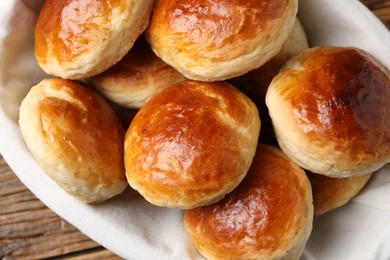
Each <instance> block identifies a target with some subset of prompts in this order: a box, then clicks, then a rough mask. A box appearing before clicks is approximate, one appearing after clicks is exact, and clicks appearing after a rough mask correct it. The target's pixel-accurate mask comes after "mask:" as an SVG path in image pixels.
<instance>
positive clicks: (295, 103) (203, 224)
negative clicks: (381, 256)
mask: <svg viewBox="0 0 390 260" xmlns="http://www.w3.org/2000/svg"><path fill="white" fill-rule="evenodd" d="M297 11H298V1H297V0H272V1H271V0H256V1H255V0H248V1H242V0H226V1H208V0H207V1H205V0H180V1H178V0H157V1H153V0H143V1H135V0H123V1H113V0H105V1H101V0H77V1H76V0H57V1H46V3H45V4H44V6H43V8H42V10H41V13H40V15H39V18H38V21H37V25H36V31H35V54H36V59H37V62H38V64H39V66H40V67H41V68H42V69H43V70H44V71H45V72H47V74H49V75H52V77H48V78H47V79H44V80H42V81H41V82H40V83H39V84H37V85H36V86H33V87H32V88H31V90H30V91H29V93H28V94H27V96H26V97H25V99H24V100H23V102H22V104H21V107H20V118H19V124H20V129H21V133H22V135H23V138H24V140H25V142H26V144H27V147H28V148H29V150H30V151H31V153H32V155H33V156H34V158H35V159H36V160H37V162H38V163H39V164H40V165H41V167H42V169H43V170H44V171H45V172H46V173H47V174H48V176H50V177H51V178H52V179H53V180H54V181H55V182H56V183H57V184H58V185H59V187H61V188H63V189H64V190H65V191H66V192H68V193H69V194H70V195H72V196H74V197H76V198H77V199H79V200H81V201H84V202H86V203H98V202H102V201H105V200H108V199H109V198H112V197H113V196H116V195H118V194H120V193H121V192H123V191H124V190H125V189H126V187H128V185H130V186H131V188H133V189H135V190H137V191H138V192H139V193H140V194H141V195H142V196H143V197H144V198H145V200H147V201H148V202H150V203H152V204H154V205H156V206H160V207H172V208H180V209H183V210H185V215H184V225H185V228H186V230H187V232H188V234H189V236H190V237H191V239H192V241H193V243H194V245H195V247H196V248H197V249H198V251H199V253H200V254H201V255H203V256H204V257H206V258H207V259H299V257H300V256H301V255H302V253H303V250H304V247H305V244H306V242H307V240H308V238H309V236H310V233H311V230H312V224H313V215H318V214H323V213H326V212H329V211H331V210H333V209H335V208H338V207H340V206H342V205H344V204H346V203H347V202H348V201H349V200H350V199H351V198H352V197H354V196H355V195H356V194H357V193H359V191H360V190H361V189H362V188H363V187H364V185H365V184H366V183H367V181H368V180H369V179H370V177H371V176H372V173H373V172H375V171H376V170H378V169H380V168H381V167H383V166H384V165H385V164H386V163H388V162H389V161H390V74H389V70H388V68H386V67H384V66H383V65H381V64H380V63H379V62H378V61H377V60H376V59H375V58H374V57H373V56H372V55H370V54H369V53H367V52H366V51H364V50H361V49H358V48H353V47H336V46H321V47H309V43H308V40H307V38H306V33H305V30H304V28H303V26H302V24H301V23H300V22H299V20H298V18H297Z"/></svg>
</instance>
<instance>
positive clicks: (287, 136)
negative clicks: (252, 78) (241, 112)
mask: <svg viewBox="0 0 390 260" xmlns="http://www.w3.org/2000/svg"><path fill="white" fill-rule="evenodd" d="M266 104H267V107H268V109H269V113H270V116H271V119H272V122H273V125H274V130H275V133H276V137H277V139H278V142H279V145H280V147H281V148H282V150H283V151H284V152H285V153H286V154H287V155H288V156H289V157H290V158H291V159H292V160H294V161H295V162H296V163H297V164H298V165H300V166H301V167H303V168H305V169H307V170H309V171H311V172H315V173H318V174H323V175H327V176H330V177H339V178H340V177H352V176H358V175H362V174H367V173H371V172H373V171H375V170H377V169H379V168H381V167H382V166H383V165H384V164H386V163H387V162H389V161H390V142H389V140H390V73H389V70H388V69H387V68H385V67H384V66H383V65H381V64H380V63H379V62H378V61H376V60H375V58H374V57H373V56H372V55H370V54H368V53H367V52H365V51H363V50H361V49H357V48H352V47H331V46H324V47H316V48H312V49H309V50H308V51H304V52H302V53H301V54H299V55H298V56H295V57H294V58H293V59H291V60H289V61H288V62H287V63H286V65H285V67H284V68H283V69H282V70H281V73H279V75H278V76H276V77H275V78H274V80H273V81H272V83H271V85H270V87H269V88H268V91H267V95H266Z"/></svg>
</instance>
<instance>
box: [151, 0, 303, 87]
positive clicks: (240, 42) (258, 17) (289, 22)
mask: <svg viewBox="0 0 390 260" xmlns="http://www.w3.org/2000/svg"><path fill="white" fill-rule="evenodd" d="M297 9H298V1H297V0H272V1H271V0H224V1H208V0H200V1H191V0H184V1H183V0H181V1H178V0H173V1H172V0H158V1H157V2H156V5H155V8H154V12H153V15H152V19H151V23H150V26H149V27H148V29H147V30H146V34H147V37H148V40H149V42H150V43H151V46H152V49H153V51H154V52H155V53H156V54H157V56H159V57H161V58H162V59H163V60H164V61H165V62H166V63H168V64H170V65H171V66H173V67H174V68H176V69H177V70H178V71H179V72H181V73H182V74H183V75H184V76H186V77H187V78H189V79H193V80H202V81H217V80H225V79H229V78H233V77H236V76H239V75H242V74H244V73H246V72H248V71H250V70H252V69H255V68H258V67H260V66H261V65H262V64H264V63H265V62H267V61H268V60H269V59H270V58H271V57H273V56H274V55H276V53H278V51H279V50H280V48H281V47H282V45H283V43H284V42H285V41H286V39H287V36H288V34H289V33H290V31H291V29H292V26H293V24H294V21H295V16H296V13H297Z"/></svg>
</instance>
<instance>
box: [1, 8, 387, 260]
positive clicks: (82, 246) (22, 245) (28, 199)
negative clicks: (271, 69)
mask: <svg viewBox="0 0 390 260" xmlns="http://www.w3.org/2000/svg"><path fill="white" fill-rule="evenodd" d="M361 2H363V3H364V4H365V5H367V6H368V7H369V8H370V9H371V10H372V11H373V12H374V14H375V15H377V16H378V17H379V18H380V19H381V20H382V21H383V23H384V24H385V25H386V26H387V28H389V29H390V0H387V1H383V0H362V1H361ZM0 227H1V228H0V258H1V259H4V260H8V259H37V258H39V259H42V258H52V257H56V258H66V259H120V258H119V257H118V256H116V255H115V254H113V253H112V252H110V251H108V250H106V249H105V248H103V247H101V246H100V245H99V244H97V243H96V242H94V241H92V240H91V239H89V238H88V237H86V236H85V235H84V234H82V233H81V232H80V231H78V230H77V229H76V228H75V227H73V226H72V225H71V224H69V223H67V222H66V221H65V220H63V219H62V218H60V217H59V216H57V215H56V214H55V213H53V212H52V211H51V210H50V209H48V208H47V207H46V206H45V205H44V204H42V202H40V201H39V200H38V199H37V198H36V197H35V196H34V195H33V194H32V193H31V192H30V191H29V190H28V189H27V188H26V187H25V186H24V185H23V184H22V183H21V182H20V181H19V179H18V178H17V177H16V175H15V174H14V173H13V172H12V170H11V169H10V168H9V167H8V165H7V163H6V162H5V161H4V159H3V157H2V156H1V155H0Z"/></svg>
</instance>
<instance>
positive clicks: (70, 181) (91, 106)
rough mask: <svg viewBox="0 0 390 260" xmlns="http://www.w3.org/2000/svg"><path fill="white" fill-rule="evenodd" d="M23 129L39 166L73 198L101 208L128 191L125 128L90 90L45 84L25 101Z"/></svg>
mask: <svg viewBox="0 0 390 260" xmlns="http://www.w3.org/2000/svg"><path fill="white" fill-rule="evenodd" d="M19 125H20V130H21V133H22V136H23V138H24V140H25V142H26V144H27V147H28V149H29V150H30V151H31V153H32V155H33V156H34V158H35V159H36V161H37V162H38V163H39V164H40V165H41V167H42V169H43V170H44V171H45V172H46V173H47V175H48V176H49V177H51V178H52V179H53V180H54V181H55V182H56V183H57V184H58V185H59V186H60V187H61V188H63V189H64V190H65V191H66V192H68V193H69V194H70V195H72V196H74V197H76V198H77V199H79V200H81V201H84V202H87V203H97V202H102V201H104V200H107V199H109V198H111V197H113V196H115V195H117V194H119V193H121V192H122V191H123V190H124V189H125V188H126V187H127V181H126V177H125V171H124V163H123V139H124V129H123V127H122V125H121V122H120V121H119V119H118V117H117V116H116V114H115V113H114V112H113V110H112V109H111V107H110V106H109V105H108V103H107V102H106V101H105V100H104V99H103V98H102V97H100V96H99V95H97V94H96V93H95V92H94V91H92V90H91V89H89V88H87V87H86V86H85V85H83V84H81V83H77V82H74V81H70V80H64V79H59V78H54V79H46V80H43V81H42V82H40V83H39V84H38V85H36V86H34V87H33V88H32V89H31V90H30V92H29V93H28V95H27V96H26V97H25V99H24V100H23V102H22V104H21V107H20V117H19Z"/></svg>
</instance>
